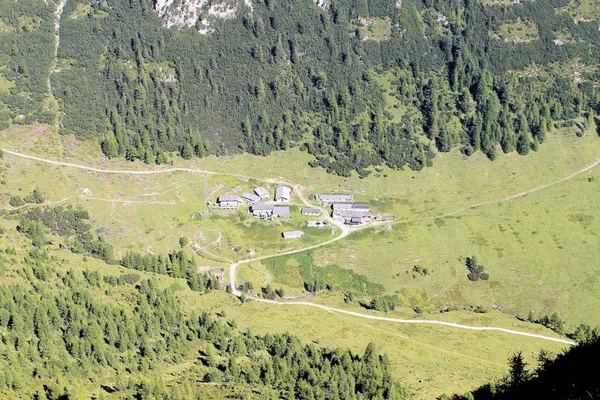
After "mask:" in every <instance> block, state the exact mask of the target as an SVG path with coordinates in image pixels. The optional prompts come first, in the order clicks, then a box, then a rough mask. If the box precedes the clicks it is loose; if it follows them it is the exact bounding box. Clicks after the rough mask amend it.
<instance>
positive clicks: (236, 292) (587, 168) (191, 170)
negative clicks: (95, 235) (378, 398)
mask: <svg viewBox="0 0 600 400" xmlns="http://www.w3.org/2000/svg"><path fill="white" fill-rule="evenodd" d="M2 150H3V151H4V152H5V153H7V154H11V155H13V156H16V157H21V158H26V159H30V160H35V161H39V162H43V163H46V164H52V165H57V166H64V167H70V168H78V169H82V170H87V171H92V172H99V173H105V174H124V175H153V174H165V173H171V172H188V173H194V174H207V175H223V176H233V177H239V178H245V179H255V180H257V181H262V182H268V183H280V184H286V185H291V186H293V187H294V188H295V189H296V194H297V195H298V197H299V198H300V199H301V200H302V202H303V203H304V204H305V205H307V206H310V207H315V205H314V204H312V203H310V202H309V201H308V200H307V199H306V197H304V195H303V194H302V190H301V187H300V185H298V184H291V183H290V182H287V181H282V180H275V179H261V178H257V177H251V176H247V175H242V174H233V173H221V172H215V171H208V170H202V169H194V168H181V167H177V168H166V169H159V170H152V171H135V170H133V171H132V170H110V169H102V168H94V167H90V166H87V165H80V164H75V163H69V162H63V161H55V160H48V159H45V158H42V157H37V156H32V155H28V154H23V153H19V152H16V151H12V150H8V149H2ZM599 164H600V158H598V159H596V160H595V161H594V162H592V163H591V164H589V165H587V166H585V167H583V168H581V169H579V170H577V171H575V172H573V173H571V174H569V175H567V176H565V177H563V178H561V179H558V180H556V181H553V182H550V183H546V184H543V185H539V186H536V187H533V188H531V189H528V190H524V191H521V192H517V193H514V194H512V195H510V196H505V197H503V198H501V199H497V200H489V201H484V202H480V203H476V204H471V205H469V206H467V207H463V208H460V209H458V210H455V211H452V212H449V213H446V214H443V215H437V216H433V217H426V218H421V219H429V218H439V217H444V216H454V215H458V214H460V213H462V212H465V211H467V210H472V209H475V208H479V207H483V206H486V205H491V204H498V203H504V202H508V201H512V200H515V199H518V198H521V197H524V196H527V195H529V194H532V193H535V192H538V191H540V190H544V189H547V188H549V187H552V186H555V185H558V184H560V183H564V182H566V181H568V180H571V179H573V178H575V177H576V176H578V175H581V174H582V173H584V172H587V171H590V170H591V169H593V168H594V167H596V166H598V165H599ZM319 208H320V209H321V211H322V214H323V216H324V217H325V218H326V219H327V220H328V221H330V222H331V223H332V224H333V225H335V226H337V227H338V228H340V229H341V233H340V235H338V236H336V237H335V238H333V239H330V240H327V241H325V242H322V243H319V244H316V245H313V246H309V247H304V248H301V249H296V250H290V251H286V252H282V253H277V254H270V255H264V256H260V257H254V258H249V259H245V260H240V261H237V262H235V263H233V264H231V266H230V268H229V281H230V284H231V287H232V293H233V294H234V295H236V296H238V297H240V296H241V295H242V292H241V291H240V290H239V289H238V288H237V284H236V270H237V268H238V267H239V266H240V265H244V264H248V263H251V262H255V261H261V260H265V259H269V258H275V257H280V256H286V255H291V254H296V253H300V252H303V251H308V250H313V249H316V248H319V247H323V246H327V245H329V244H331V243H334V242H337V241H339V240H342V239H343V238H345V237H346V236H348V235H349V234H350V233H351V232H353V231H357V230H360V229H361V228H355V229H353V230H351V228H349V227H348V226H346V225H344V224H343V223H341V222H339V221H336V220H333V219H332V218H331V217H330V216H329V214H328V213H327V212H326V211H325V209H323V208H322V207H319ZM406 222H410V221H406V220H398V221H395V223H406ZM363 228H364V227H363ZM249 298H251V299H252V300H254V301H258V302H261V303H266V304H272V305H277V306H292V305H297V306H306V307H316V308H319V309H321V310H325V311H329V312H335V313H340V314H345V315H350V316H353V317H357V318H364V319H370V320H376V321H384V322H393V323H400V324H426V325H427V324H428V325H439V326H447V327H451V328H457V329H465V330H471V331H496V332H503V333H507V334H511V335H518V336H526V337H531V338H536V339H542V340H547V341H552V342H556V343H561V344H567V345H575V344H576V343H575V342H574V341H571V340H568V339H563V338H556V337H550V336H545V335H539V334H535V333H529V332H522V331H518V330H514V329H506V328H501V327H496V326H471V325H462V324H456V323H452V322H445V321H437V320H425V319H400V318H391V317H382V316H378V315H371V314H366V313H359V312H356V311H350V310H344V309H341V308H335V307H330V306H326V305H322V304H317V303H309V302H303V301H275V300H267V299H262V298H259V297H255V296H250V297H249Z"/></svg>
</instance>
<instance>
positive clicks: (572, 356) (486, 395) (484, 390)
mask: <svg viewBox="0 0 600 400" xmlns="http://www.w3.org/2000/svg"><path fill="white" fill-rule="evenodd" d="M598 357H600V340H599V339H598V338H597V337H596V338H594V339H593V340H590V341H587V342H585V343H582V344H580V345H578V346H575V347H572V348H571V349H569V350H568V351H566V352H564V353H563V354H560V355H558V356H557V357H556V358H553V357H552V356H551V355H550V354H548V353H546V352H542V353H540V355H539V357H538V361H539V365H538V366H537V368H534V369H533V370H530V369H529V366H528V365H527V363H525V361H524V360H523V356H522V354H521V353H517V354H515V355H513V356H512V357H511V358H510V360H509V374H508V376H507V377H505V378H504V379H502V380H501V381H500V382H497V383H496V382H495V383H490V384H487V385H484V386H482V387H481V388H479V389H477V390H475V391H474V392H472V393H468V394H467V395H454V396H452V397H448V396H446V395H444V396H441V397H439V399H440V400H444V399H448V400H449V399H452V400H463V399H464V400H469V399H475V400H493V399H511V400H512V399H517V400H519V399H548V400H563V399H582V400H583V399H595V398H598V397H599V396H600V381H599V380H598V374H597V370H596V369H595V368H594V367H593V365H594V364H595V363H596V360H598Z"/></svg>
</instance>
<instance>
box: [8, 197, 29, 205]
mask: <svg viewBox="0 0 600 400" xmlns="http://www.w3.org/2000/svg"><path fill="white" fill-rule="evenodd" d="M8 204H10V205H11V206H13V207H21V206H24V205H25V201H24V200H23V198H22V197H21V196H13V197H11V198H10V200H9V201H8Z"/></svg>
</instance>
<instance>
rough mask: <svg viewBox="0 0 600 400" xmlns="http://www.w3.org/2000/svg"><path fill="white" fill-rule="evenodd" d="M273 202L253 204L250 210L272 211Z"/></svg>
mask: <svg viewBox="0 0 600 400" xmlns="http://www.w3.org/2000/svg"><path fill="white" fill-rule="evenodd" d="M273 208H274V207H273V204H255V205H253V206H251V207H250V211H251V212H254V211H273Z"/></svg>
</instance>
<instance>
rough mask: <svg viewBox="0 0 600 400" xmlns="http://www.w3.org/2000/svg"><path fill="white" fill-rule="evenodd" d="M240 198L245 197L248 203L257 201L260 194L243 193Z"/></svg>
mask: <svg viewBox="0 0 600 400" xmlns="http://www.w3.org/2000/svg"><path fill="white" fill-rule="evenodd" d="M242 198H243V199H245V200H246V201H247V202H248V203H257V202H259V201H260V196H258V195H255V194H252V193H244V194H243V195H242Z"/></svg>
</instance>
